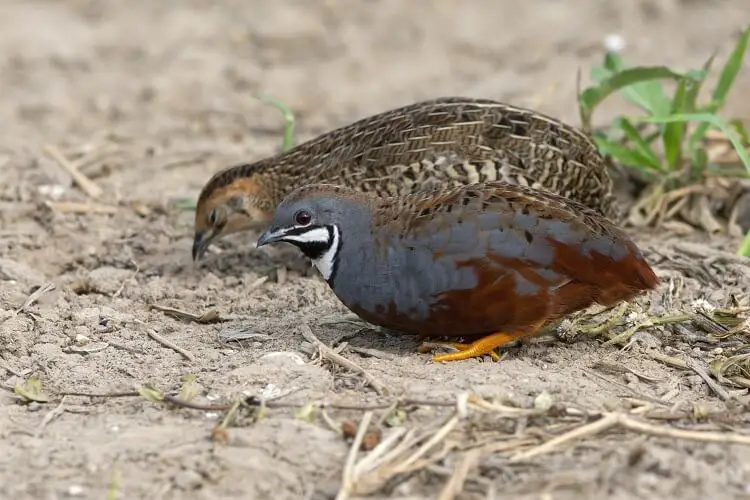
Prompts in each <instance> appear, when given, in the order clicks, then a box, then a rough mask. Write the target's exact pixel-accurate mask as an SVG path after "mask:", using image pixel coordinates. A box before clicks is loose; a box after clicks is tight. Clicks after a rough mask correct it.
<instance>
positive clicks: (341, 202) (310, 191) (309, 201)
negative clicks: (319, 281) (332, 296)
mask: <svg viewBox="0 0 750 500" xmlns="http://www.w3.org/2000/svg"><path fill="white" fill-rule="evenodd" d="M342 195H343V197H342ZM351 195H354V193H353V192H350V191H349V190H348V189H346V188H341V187H337V186H330V185H309V186H305V187H303V188H298V189H296V190H295V191H293V192H292V193H290V194H289V195H288V196H287V197H286V198H285V199H284V201H282V202H281V203H280V204H279V206H278V207H276V212H275V213H274V215H273V220H272V221H271V224H270V226H269V227H268V229H266V230H265V231H264V232H263V234H261V235H260V237H259V238H258V243H257V246H258V247H261V246H263V245H268V244H269V243H277V242H281V241H283V242H286V243H291V244H292V245H294V246H296V247H297V248H299V249H300V250H301V251H302V253H304V254H305V256H307V257H308V258H310V259H311V260H312V261H313V264H314V265H315V267H317V268H318V271H320V273H321V274H322V275H323V278H324V279H325V280H326V281H328V282H329V283H331V282H332V280H333V278H334V277H335V275H336V269H337V267H338V256H339V251H340V250H341V244H342V228H343V231H346V229H347V228H351V227H353V226H356V224H357V222H356V220H357V216H358V215H360V214H361V210H359V208H358V207H361V205H357V204H356V203H354V204H353V203H351V201H352V200H351V199H349V196H351Z"/></svg>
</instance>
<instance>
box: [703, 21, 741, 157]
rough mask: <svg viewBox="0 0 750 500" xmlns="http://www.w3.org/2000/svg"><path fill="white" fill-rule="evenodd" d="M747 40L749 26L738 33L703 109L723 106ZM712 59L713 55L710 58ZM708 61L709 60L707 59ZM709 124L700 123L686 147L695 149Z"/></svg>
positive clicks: (712, 109) (715, 109)
mask: <svg viewBox="0 0 750 500" xmlns="http://www.w3.org/2000/svg"><path fill="white" fill-rule="evenodd" d="M748 42H750V26H748V27H747V28H745V30H744V31H743V32H742V34H741V35H740V37H739V39H738V40H737V43H736V44H735V46H734V50H732V53H731V54H730V55H729V58H728V59H727V62H726V63H725V64H724V67H723V68H722V70H721V73H720V75H719V81H718V83H717V84H716V88H715V89H714V91H713V94H712V96H711V103H710V104H708V105H707V106H706V109H705V111H707V112H710V113H715V112H717V111H718V110H719V109H721V108H722V107H723V106H724V103H725V102H726V98H727V95H729V91H730V90H731V89H732V85H734V81H735V79H736V78H737V75H738V74H739V72H740V69H741V68H742V63H743V62H744V60H745V53H746V52H747V46H748ZM711 60H713V56H712V58H711ZM709 61H710V60H709ZM708 127H709V124H708V123H701V124H700V125H699V126H698V127H696V129H695V130H694V131H693V133H692V134H691V135H690V139H689V141H688V147H689V148H690V149H695V148H697V147H698V143H699V142H700V141H701V140H702V139H703V137H705V135H706V132H707V131H708Z"/></svg>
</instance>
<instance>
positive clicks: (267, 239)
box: [255, 227, 288, 247]
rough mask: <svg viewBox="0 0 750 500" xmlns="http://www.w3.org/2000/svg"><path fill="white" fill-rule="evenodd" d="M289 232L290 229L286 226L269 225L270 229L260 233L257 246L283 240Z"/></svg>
mask: <svg viewBox="0 0 750 500" xmlns="http://www.w3.org/2000/svg"><path fill="white" fill-rule="evenodd" d="M287 232H288V230H287V229H286V228H278V227H276V228H274V227H269V228H268V229H266V230H265V231H263V234H261V235H260V237H259V238H258V242H257V243H256V244H255V246H256V247H262V246H263V245H268V244H269V243H277V242H279V241H283V240H284V237H285V236H286V235H287Z"/></svg>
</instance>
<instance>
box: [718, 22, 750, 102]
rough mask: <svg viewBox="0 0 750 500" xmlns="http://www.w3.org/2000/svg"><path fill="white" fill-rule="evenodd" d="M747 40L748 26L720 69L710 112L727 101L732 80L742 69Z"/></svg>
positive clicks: (749, 29) (749, 31) (749, 30)
mask: <svg viewBox="0 0 750 500" xmlns="http://www.w3.org/2000/svg"><path fill="white" fill-rule="evenodd" d="M749 40H750V26H749V27H747V28H745V30H744V31H743V32H742V34H741V35H740V37H739V39H738V40H737V44H736V45H735V46H734V50H733V51H732V54H731V55H730V56H729V58H728V59H727V62H726V64H724V68H722V70H721V74H720V75H719V82H718V83H717V84H716V88H715V89H714V92H713V96H712V98H713V99H712V101H713V102H712V103H711V105H712V106H715V108H713V109H712V111H716V110H718V109H720V108H721V107H722V106H723V105H724V102H725V101H726V99H727V95H728V94H729V91H730V90H731V89H732V85H734V80H735V79H736V78H737V74H738V73H739V72H740V69H741V68H742V62H743V61H744V59H745V52H747V44H748V41H749Z"/></svg>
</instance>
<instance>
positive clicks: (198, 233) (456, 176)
mask: <svg viewBox="0 0 750 500" xmlns="http://www.w3.org/2000/svg"><path fill="white" fill-rule="evenodd" d="M495 180H501V181H506V182H509V183H512V184H519V185H529V186H532V187H537V188H541V189H546V190H549V191H551V192H554V193H558V194H561V195H563V196H565V197H567V198H570V199H572V200H575V201H579V202H581V203H583V204H585V205H588V206H589V207H591V208H593V209H595V210H597V211H599V212H600V213H602V214H603V215H605V216H606V217H609V218H611V219H613V220H614V219H615V218H616V217H618V211H617V209H616V207H615V205H614V203H613V196H612V180H611V179H610V176H609V171H608V170H607V165H606V163H605V161H604V159H603V158H602V156H601V155H600V154H599V152H598V150H597V148H596V145H595V144H594V143H593V141H592V140H591V138H590V137H589V136H588V135H586V134H584V133H583V132H581V131H580V130H578V129H576V128H574V127H571V126H569V125H566V124H564V123H562V122H560V121H558V120H556V119H554V118H551V117H549V116H545V115H543V114H540V113H537V112H534V111H531V110H528V109H523V108H518V107H514V106H510V105H508V104H503V103H501V102H497V101H492V100H489V99H470V98H463V97H444V98H440V99H435V100H430V101H424V102H418V103H416V104H412V105H409V106H405V107H402V108H398V109H393V110H390V111H386V112H384V113H380V114H377V115H374V116H370V117H368V118H364V119H361V120H359V121H357V122H354V123H352V124H350V125H347V126H345V127H342V128H339V129H336V130H333V131H331V132H328V133H325V134H323V135H321V136H318V137H316V138H314V139H312V140H310V141H307V142H305V143H303V144H300V145H298V146H296V147H295V148H293V149H291V150H289V151H287V152H285V153H282V154H279V155H277V156H273V157H270V158H266V159H264V160H261V161H258V162H256V163H251V164H246V165H239V166H234V167H230V168H228V169H226V170H223V171H221V172H219V173H217V174H215V175H214V176H213V177H212V178H211V179H210V180H209V181H208V182H207V183H206V185H205V186H204V188H203V190H202V191H201V194H200V196H199V199H198V203H197V208H196V214H195V235H194V244H193V258H194V259H200V258H201V257H202V256H203V255H204V253H205V252H206V249H207V248H208V246H209V245H210V243H211V242H213V241H216V240H217V239H219V238H221V237H223V236H225V235H228V234H231V233H235V232H238V231H243V230H246V229H251V228H255V229H261V228H263V227H265V224H267V223H268V221H269V220H270V218H271V215H272V214H273V211H274V209H275V208H276V206H277V205H278V204H279V203H280V202H281V200H282V199H283V198H284V196H286V195H287V194H288V193H289V192H291V191H292V190H293V189H294V188H296V187H299V186H302V185H306V184H313V183H316V182H317V183H321V182H326V183H332V184H338V185H344V186H348V187H351V188H353V189H356V190H358V191H362V192H369V193H374V194H377V195H379V196H396V195H406V194H410V193H414V192H418V191H422V190H427V189H430V188H432V187H436V186H438V187H440V188H451V187H458V186H461V185H466V184H470V183H475V182H487V181H495Z"/></svg>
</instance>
